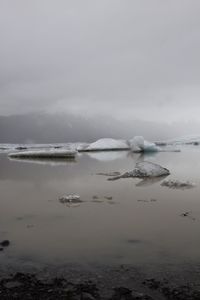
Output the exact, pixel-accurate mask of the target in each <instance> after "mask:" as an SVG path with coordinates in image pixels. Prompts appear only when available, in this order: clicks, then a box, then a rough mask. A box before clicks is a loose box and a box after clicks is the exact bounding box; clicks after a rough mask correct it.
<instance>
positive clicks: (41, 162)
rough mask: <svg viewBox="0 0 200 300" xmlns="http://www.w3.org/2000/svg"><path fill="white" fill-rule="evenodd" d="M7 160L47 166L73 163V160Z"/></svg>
mask: <svg viewBox="0 0 200 300" xmlns="http://www.w3.org/2000/svg"><path fill="white" fill-rule="evenodd" d="M9 160H11V161H15V162H21V163H23V162H24V163H31V164H38V165H49V166H52V167H54V166H65V165H66V164H68V163H75V162H76V159H75V158H65V159H64V158H11V157H9Z"/></svg>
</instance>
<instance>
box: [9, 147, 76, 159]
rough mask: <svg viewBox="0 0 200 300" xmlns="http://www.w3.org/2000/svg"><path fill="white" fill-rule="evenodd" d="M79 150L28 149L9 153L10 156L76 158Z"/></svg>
mask: <svg viewBox="0 0 200 300" xmlns="http://www.w3.org/2000/svg"><path fill="white" fill-rule="evenodd" d="M76 154H77V151H75V150H65V149H43V150H27V151H19V152H14V153H9V154H8V156H9V157H10V158H12V157H13V158H75V156H76Z"/></svg>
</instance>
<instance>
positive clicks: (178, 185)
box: [161, 179, 196, 190]
mask: <svg viewBox="0 0 200 300" xmlns="http://www.w3.org/2000/svg"><path fill="white" fill-rule="evenodd" d="M161 186H166V187H168V188H170V189H181V190H185V189H191V188H193V187H195V186H196V184H195V183H193V182H190V181H180V180H172V179H170V180H164V181H163V182H162V183H161Z"/></svg>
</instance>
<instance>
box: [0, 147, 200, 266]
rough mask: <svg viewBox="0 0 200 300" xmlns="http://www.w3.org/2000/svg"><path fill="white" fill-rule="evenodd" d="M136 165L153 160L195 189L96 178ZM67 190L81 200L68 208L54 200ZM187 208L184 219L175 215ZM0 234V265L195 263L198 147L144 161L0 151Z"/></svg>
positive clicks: (199, 224) (198, 255)
mask: <svg viewBox="0 0 200 300" xmlns="http://www.w3.org/2000/svg"><path fill="white" fill-rule="evenodd" d="M142 160H148V161H152V162H156V163H159V164H161V165H162V166H165V167H167V168H169V170H170V171H171V175H170V176H169V177H168V178H171V179H172V178H173V179H179V180H182V179H183V180H191V181H193V182H195V183H196V184H197V187H196V188H193V189H190V190H184V191H183V190H174V189H169V188H167V187H162V186H160V183H161V181H144V182H142V181H141V180H139V179H120V180H117V181H107V178H108V177H107V176H102V175H97V174H96V173H99V172H110V171H128V170H131V169H133V168H134V165H135V162H137V161H142ZM70 193H76V194H79V195H80V196H81V199H82V200H84V202H83V203H81V204H80V205H79V206H72V207H69V206H67V205H65V204H62V203H60V202H59V200H58V198H59V197H60V196H62V195H63V194H70ZM93 196H98V199H97V200H94V199H93ZM105 197H112V200H108V199H105ZM186 211H190V215H191V217H181V216H180V214H182V213H184V212H186ZM193 218H195V220H194V219H193ZM0 235H1V239H9V240H10V241H11V245H10V247H8V248H7V249H6V250H5V251H4V252H2V253H1V257H0V261H1V260H2V261H4V262H10V261H12V260H15V261H20V263H21V262H23V261H24V262H29V261H30V262H37V263H38V262H39V263H40V262H41V263H49V264H63V263H68V262H71V263H73V262H74V263H79V262H80V263H82V262H85V263H103V264H105V263H107V264H115V263H120V264H121V263H131V264H142V263H143V264H144V263H160V262H162V263H163V262H167V263H174V262H176V263H177V262H180V263H181V262H195V261H199V259H200V149H199V147H185V148H183V150H182V152H181V153H157V154H155V155H151V156H146V155H145V156H140V155H139V154H134V155H133V154H130V153H128V152H118V153H115V152H111V153H108V152H106V153H93V154H91V155H89V154H82V155H80V156H79V157H78V158H77V160H76V162H64V161H58V162H57V161H53V162H52V161H51V162H48V161H47V162H43V161H35V162H26V161H15V160H9V159H8V158H7V155H6V154H5V153H4V154H0Z"/></svg>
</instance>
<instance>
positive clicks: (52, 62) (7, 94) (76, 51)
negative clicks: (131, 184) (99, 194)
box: [0, 0, 200, 122]
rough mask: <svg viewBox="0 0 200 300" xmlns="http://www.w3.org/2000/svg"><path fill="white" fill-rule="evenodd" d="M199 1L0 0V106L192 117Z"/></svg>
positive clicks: (196, 104) (199, 87) (3, 109)
mask: <svg viewBox="0 0 200 300" xmlns="http://www.w3.org/2000/svg"><path fill="white" fill-rule="evenodd" d="M199 13H200V1H199V0H187V1H186V0H168V1H164V0H121V1H119V0H79V1H78V0H77V1H76V0H71V1H68V0H16V1H13V0H0V43H1V47H0V66H1V67H0V114H1V115H9V114H15V113H26V112H35V111H45V112H51V113H54V112H60V111H62V112H63V111H70V112H75V113H80V114H84V115H85V114H86V115H87V114H88V115H91V114H96V113H106V114H108V115H109V114H111V115H112V116H115V117H117V118H122V119H123V118H129V119H131V118H132V119H135V118H137V119H143V120H145V119H147V120H153V119H155V118H156V119H157V120H158V121H166V122H171V121H174V120H183V121H188V120H198V118H199V110H200V101H199V99H200V59H199V55H200V18H199Z"/></svg>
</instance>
